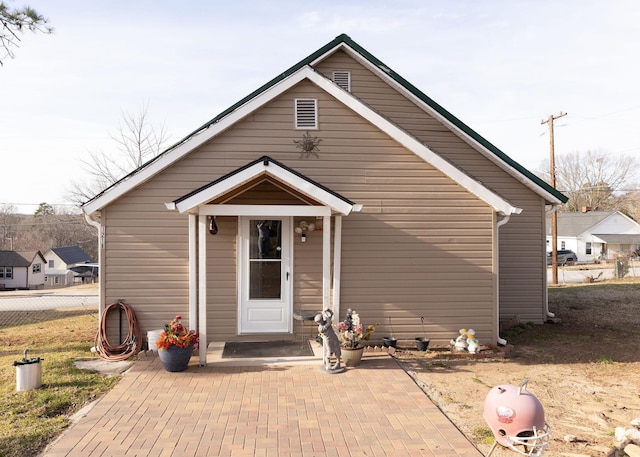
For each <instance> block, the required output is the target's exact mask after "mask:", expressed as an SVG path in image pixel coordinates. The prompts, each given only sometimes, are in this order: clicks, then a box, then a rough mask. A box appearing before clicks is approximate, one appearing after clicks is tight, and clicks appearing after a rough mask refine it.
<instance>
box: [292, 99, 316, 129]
mask: <svg viewBox="0 0 640 457" xmlns="http://www.w3.org/2000/svg"><path fill="white" fill-rule="evenodd" d="M296 128H297V129H317V128H318V100H316V99H315V98H296Z"/></svg>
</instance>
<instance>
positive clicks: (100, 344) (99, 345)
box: [95, 300, 142, 361]
mask: <svg viewBox="0 0 640 457" xmlns="http://www.w3.org/2000/svg"><path fill="white" fill-rule="evenodd" d="M116 308H118V309H121V310H123V311H124V313H125V315H126V317H127V322H128V324H129V330H128V333H127V337H126V338H125V339H124V340H123V341H122V343H121V344H119V345H118V346H112V345H111V344H110V343H109V339H108V338H107V315H108V314H109V311H111V310H113V309H116ZM95 347H96V352H97V353H98V354H99V355H100V357H102V358H103V359H107V360H114V361H119V360H126V359H128V358H129V357H131V356H133V355H135V354H137V353H138V352H140V350H141V349H142V331H141V330H140V325H138V319H137V318H136V313H135V312H134V311H133V309H132V308H131V307H129V306H127V304H126V303H125V302H124V301H123V300H118V301H117V302H116V303H112V304H110V305H109V306H107V307H106V308H105V310H104V312H103V313H102V319H101V320H100V328H99V329H98V333H97V335H96V346H95Z"/></svg>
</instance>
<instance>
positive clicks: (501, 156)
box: [170, 34, 569, 203]
mask: <svg viewBox="0 0 640 457" xmlns="http://www.w3.org/2000/svg"><path fill="white" fill-rule="evenodd" d="M342 43H344V44H346V45H347V46H349V47H350V48H352V49H353V50H354V51H356V52H357V53H358V54H360V55H361V56H362V57H364V58H365V59H366V60H368V61H369V62H370V63H371V64H373V65H375V66H376V67H378V68H380V69H381V70H382V71H384V72H385V73H386V74H387V75H389V77H390V78H392V79H393V80H394V81H396V82H397V83H398V84H400V85H401V86H402V87H404V88H405V89H407V90H408V91H409V92H410V93H411V94H413V95H414V96H416V97H417V98H418V99H420V100H421V101H422V102H424V103H426V104H427V105H428V106H430V107H431V108H433V109H434V110H435V111H436V112H438V113H439V114H440V115H441V116H443V117H444V118H445V119H447V120H448V121H449V122H451V123H452V124H453V125H455V126H456V127H458V128H459V129H460V130H461V131H462V132H464V133H465V134H466V135H468V136H469V137H471V138H473V140H474V141H476V142H478V143H479V144H480V145H482V147H484V148H486V149H487V150H488V151H489V152H491V153H492V154H494V155H495V156H497V157H498V158H499V159H500V160H502V161H503V162H505V163H506V164H507V165H509V166H510V167H512V168H514V169H516V170H517V171H519V172H520V173H522V174H523V175H525V176H526V177H527V178H528V179H530V180H531V181H533V182H534V183H536V184H537V185H538V186H540V187H541V188H543V189H544V190H545V191H546V192H549V193H550V194H552V195H553V196H555V197H556V198H558V200H560V201H562V202H563V203H566V202H567V200H569V198H568V197H567V196H565V195H564V194H562V193H561V192H560V191H558V190H557V189H555V188H554V187H552V186H551V185H549V184H548V183H546V182H545V181H543V180H542V179H540V178H539V177H538V176H536V175H535V174H533V173H531V172H530V171H529V170H527V169H526V168H525V167H523V166H522V165H520V164H519V163H518V162H516V161H515V160H513V159H512V158H511V157H509V156H508V155H506V154H505V153H504V152H502V151H501V150H500V149H498V148H497V147H496V146H494V145H493V144H492V143H490V142H489V141H487V140H486V139H485V138H484V137H482V136H481V135H479V134H478V133H477V132H476V131H475V130H473V129H472V128H470V127H469V126H468V125H466V124H465V123H464V122H462V121H461V120H460V119H458V118H457V117H456V116H454V115H453V114H451V113H450V112H449V111H447V110H446V109H445V108H443V107H442V106H441V105H440V104H438V103H437V102H435V101H434V100H433V99H431V98H430V97H429V96H427V95H426V94H425V93H423V92H422V91H421V90H419V89H418V88H417V87H415V86H414V85H413V84H411V83H410V82H409V81H407V80H406V79H404V78H403V77H402V76H400V75H399V74H397V73H396V72H395V71H393V70H392V69H391V68H389V67H388V66H387V65H385V64H384V62H382V61H381V60H380V59H378V58H377V57H375V56H374V55H373V54H371V53H370V52H369V51H367V50H366V49H364V48H363V47H362V46H360V45H359V44H358V43H356V42H355V41H353V40H352V39H351V38H350V37H349V36H348V35H346V34H342V35H339V36H337V37H336V38H335V39H334V40H333V41H331V42H329V43H327V44H326V45H324V46H323V47H321V48H320V49H318V50H317V51H316V52H314V53H313V54H311V55H309V56H308V57H306V58H304V59H302V60H301V61H300V62H298V63H297V64H295V65H294V66H292V67H291V68H289V69H288V70H286V71H285V72H284V73H282V74H280V75H278V76H277V77H275V78H273V79H272V80H271V81H269V82H268V83H266V84H264V85H263V86H262V87H260V88H259V89H257V90H255V91H254V92H252V93H251V94H249V95H248V96H246V97H245V98H243V99H242V100H240V101H239V102H237V103H236V104H234V105H233V106H231V107H229V108H228V109H226V110H225V111H223V112H222V113H220V114H218V115H217V116H216V117H214V118H213V119H212V120H211V121H209V122H208V123H206V124H204V125H203V126H202V127H200V128H199V129H197V130H196V131H195V132H193V133H192V134H191V135H189V136H188V137H187V138H189V137H191V136H192V135H195V134H196V133H198V132H200V131H201V130H204V129H206V128H208V127H209V126H210V125H211V124H214V123H216V122H218V121H219V120H220V119H222V118H224V117H225V116H227V115H228V114H229V113H231V112H233V111H235V110H236V109H238V108H239V107H240V106H242V105H244V104H245V103H247V102H248V101H250V100H252V99H253V98H254V97H257V96H258V95H260V94H261V93H262V92H264V91H265V90H267V89H269V88H270V87H271V86H273V85H275V84H277V83H278V82H280V81H282V80H283V79H285V78H286V77H288V76H290V75H292V74H293V73H295V72H296V71H298V70H299V69H300V68H302V67H304V66H306V65H310V64H311V63H312V62H314V61H315V60H316V59H318V58H320V57H322V56H323V55H324V54H326V53H327V52H329V51H331V50H332V49H333V48H335V47H336V46H338V45H340V44H342ZM183 141H184V140H183ZM178 144H180V143H178ZM176 146H177V145H176ZM174 147H175V146H174ZM170 149H172V148H170Z"/></svg>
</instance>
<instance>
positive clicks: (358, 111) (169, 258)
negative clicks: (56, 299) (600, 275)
mask: <svg viewBox="0 0 640 457" xmlns="http://www.w3.org/2000/svg"><path fill="white" fill-rule="evenodd" d="M565 201H566V197H565V196H564V195H562V194H561V193H559V192H558V191H557V190H555V189H553V188H551V187H550V186H549V185H547V184H546V183H544V182H543V181H541V180H540V179H538V178H537V177H536V176H535V175H533V174H532V173H530V172H529V171H527V170H526V169H524V168H523V167H522V166H520V165H519V164H517V163H516V162H514V161H513V160H511V159H510V158H509V157H508V156H507V155H506V154H504V153H503V152H501V151H500V150H498V149H497V148H496V147H495V146H493V145H492V144H491V143H489V142H488V141H487V140H485V139H484V138H482V137H481V136H479V135H478V134H477V133H475V132H474V131H473V130H471V129H470V128H469V127H467V126H466V125H465V124H463V123H462V122H461V121H460V120H458V119H457V118H456V117H454V116H453V115H452V114H451V113H449V112H448V111H446V110H445V109H444V108H442V107H441V106H440V105H438V104H437V103H435V102H434V101H433V100H431V99H430V98H429V97H427V96H426V95H425V94H424V93H422V92H421V91H420V90H418V89H417V88H416V87H414V86H413V85H411V84H410V83H409V82H407V81H406V80H404V79H403V78H402V77H401V76H399V75H398V74H397V73H395V72H394V71H393V70H391V69H390V68H388V67H387V66H385V65H384V64H383V63H382V62H381V61H379V60H378V59H377V58H376V57H374V56H373V55H371V54H370V53H369V52H368V51H366V50H365V49H363V48H362V47H361V46H360V45H358V44H357V43H356V42H354V41H353V40H352V39H351V38H349V37H348V36H346V35H340V36H339V37H337V38H336V39H334V40H333V41H331V42H330V43H328V44H327V45H325V46H323V47H322V48H320V49H319V50H318V51H316V52H314V53H313V54H311V55H310V56H308V57H306V58H305V59H303V60H302V61H300V62H299V63H297V64H296V65H294V66H293V67H291V68H289V69H288V70H286V71H285V72H284V73H282V74H281V75H279V76H278V77H276V78H275V79H273V80H271V81H269V82H268V83H267V84H265V85H264V86H262V87H260V88H259V89H257V90H256V91H255V92H253V93H251V94H250V95H248V96H247V97H245V98H244V99H242V100H240V101H239V102H238V103H236V104H235V105H233V106H232V107H230V108H229V109H227V110H226V111H224V112H223V113H221V114H220V115H218V116H216V117H215V118H214V119H212V120H211V121H210V122H208V123H206V124H205V125H203V126H202V127H200V128H199V129H197V130H196V131H194V132H193V133H192V134H190V135H189V136H188V137H186V138H184V139H183V140H182V141H180V142H179V143H177V144H176V145H174V146H173V147H171V148H169V149H168V150H167V151H165V152H164V153H162V154H161V155H159V156H158V157H156V158H155V159H153V160H151V161H150V162H148V163H147V164H145V165H144V166H142V167H141V168H140V169H138V170H135V171H134V172H132V173H131V174H130V175H128V176H127V177H125V178H124V179H122V180H121V181H120V182H118V183H116V184H115V185H113V186H112V187H110V188H108V189H106V190H105V191H104V192H103V193H101V194H99V195H97V196H96V197H95V198H93V199H92V200H90V201H89V202H87V203H85V204H84V205H83V210H84V212H85V214H86V217H87V219H88V220H89V221H91V223H93V224H94V225H96V226H97V227H98V228H99V230H100V240H101V242H100V271H101V275H100V285H101V289H100V290H101V292H100V294H101V306H102V307H104V306H106V305H107V304H109V303H112V302H114V301H116V300H117V299H119V298H124V299H125V300H126V301H127V303H128V304H130V305H131V306H132V307H133V308H134V310H135V312H136V314H137V316H138V320H139V321H140V323H141V326H142V327H143V331H147V330H151V329H155V328H160V327H161V326H162V324H163V323H165V322H167V321H168V320H170V319H171V318H172V317H173V316H174V315H176V314H181V315H182V316H183V317H184V318H186V317H187V316H188V323H189V325H190V327H191V328H194V329H197V330H198V331H199V332H200V335H201V340H202V343H204V344H207V343H210V342H212V341H216V342H222V341H269V340H282V339H294V338H295V337H296V334H297V332H299V331H300V327H299V326H298V325H295V322H294V319H293V316H294V314H295V313H299V312H301V311H309V312H314V311H318V310H321V309H323V308H332V309H333V310H334V312H335V313H336V314H337V316H339V317H340V318H343V317H344V312H345V311H346V308H349V307H350V308H353V309H356V310H357V311H358V312H359V313H360V315H361V317H362V319H363V320H364V321H365V323H379V324H380V327H379V328H378V330H377V331H376V333H375V334H374V338H378V339H381V338H382V336H385V335H388V334H390V333H391V332H393V334H394V336H396V337H398V338H399V339H400V341H401V342H402V340H403V339H411V340H413V338H414V337H416V336H422V335H423V331H422V325H421V318H424V327H425V330H426V332H427V334H428V336H429V337H430V338H431V340H432V344H444V343H447V342H448V341H449V340H450V339H451V338H452V337H453V336H455V334H457V331H458V329H459V328H461V327H473V328H474V329H475V330H476V334H477V336H478V338H479V340H480V342H481V343H496V342H503V341H502V340H501V338H500V335H499V321H500V320H501V319H509V318H512V317H513V316H514V315H518V316H519V317H520V318H521V319H523V320H526V321H533V322H539V323H541V322H543V321H544V320H545V319H546V317H547V306H546V299H547V295H546V286H547V285H546V260H545V249H544V239H545V211H546V210H548V209H549V208H550V207H551V206H552V205H557V204H560V203H563V202H565ZM312 225H313V226H314V227H315V229H314V230H313V231H311V230H310V228H309V227H310V226H312ZM200 362H201V363H202V364H204V363H205V362H206V358H205V354H204V351H201V354H200Z"/></svg>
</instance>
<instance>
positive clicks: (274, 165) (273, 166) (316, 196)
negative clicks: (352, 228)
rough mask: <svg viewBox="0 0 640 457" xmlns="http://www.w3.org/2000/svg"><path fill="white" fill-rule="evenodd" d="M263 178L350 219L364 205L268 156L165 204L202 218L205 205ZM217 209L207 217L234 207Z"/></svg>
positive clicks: (211, 211)
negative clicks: (199, 215)
mask: <svg viewBox="0 0 640 457" xmlns="http://www.w3.org/2000/svg"><path fill="white" fill-rule="evenodd" d="M261 177H264V178H266V179H270V180H274V181H276V182H278V183H281V184H283V185H285V186H286V187H288V188H291V189H292V190H294V191H295V192H297V193H299V194H302V195H304V196H305V197H308V198H310V199H312V200H313V201H316V202H318V206H326V207H329V208H330V209H331V211H332V212H334V213H338V214H342V215H348V214H349V213H351V212H352V211H359V210H360V209H361V208H362V205H358V204H356V203H354V202H352V201H351V200H349V199H348V198H346V197H343V196H342V195H340V194H339V193H337V192H334V191H332V190H331V189H329V188H327V187H325V186H323V185H322V184H319V183H317V182H315V181H313V180H312V179H309V178H308V177H306V176H304V175H303V174H301V173H298V172H297V171H295V170H293V169H292V168H289V167H287V166H285V165H283V164H281V163H280V162H278V161H277V160H274V159H272V158H271V157H268V156H263V157H261V158H259V159H258V160H255V161H253V162H250V163H248V164H247V165H245V166H243V167H240V168H238V169H237V170H234V171H232V172H231V173H228V174H226V175H224V176H222V177H220V178H218V179H216V180H214V181H212V182H210V183H209V184H206V185H204V186H202V187H200V188H199V189H196V190H194V191H192V192H190V193H188V194H186V195H184V196H182V197H180V198H178V199H176V200H174V201H173V202H170V203H166V206H167V208H168V209H175V210H178V211H179V212H181V213H200V214H203V211H202V210H201V209H200V207H202V206H203V205H207V204H208V203H209V202H211V201H212V200H216V199H220V198H221V197H222V196H224V195H227V194H229V193H231V192H233V191H234V190H235V189H239V188H242V187H243V186H246V185H247V184H249V183H251V182H255V181H256V180H259V179H260V178H261ZM207 206H213V205H207ZM216 206H217V208H218V210H217V211H216V210H211V209H210V210H209V211H207V214H208V213H211V214H223V213H227V211H224V210H223V209H222V207H229V206H231V205H224V204H220V205H216ZM234 206H235V205H234ZM307 206H309V207H310V208H311V207H313V206H314V205H310V204H309V205H307Z"/></svg>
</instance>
